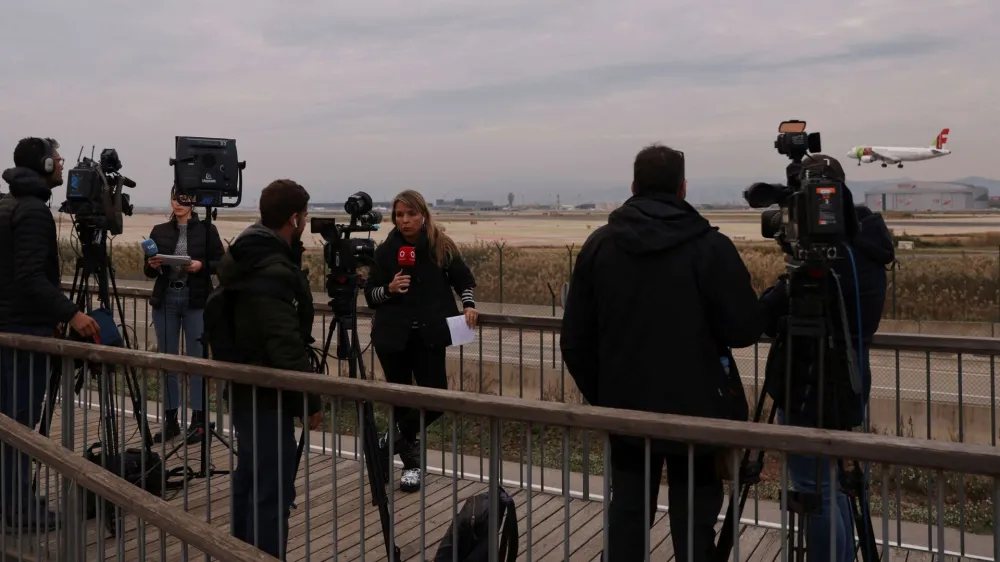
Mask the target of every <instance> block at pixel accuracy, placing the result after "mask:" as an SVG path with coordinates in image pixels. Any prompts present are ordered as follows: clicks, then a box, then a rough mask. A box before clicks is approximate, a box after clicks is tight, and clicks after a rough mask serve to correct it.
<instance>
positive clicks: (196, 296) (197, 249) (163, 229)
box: [143, 213, 226, 309]
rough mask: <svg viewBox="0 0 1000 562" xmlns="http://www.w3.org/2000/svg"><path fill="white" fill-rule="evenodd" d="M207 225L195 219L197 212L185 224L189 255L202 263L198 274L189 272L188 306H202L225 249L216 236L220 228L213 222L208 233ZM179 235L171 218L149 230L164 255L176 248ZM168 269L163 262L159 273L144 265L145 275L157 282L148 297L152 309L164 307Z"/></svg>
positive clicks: (168, 276)
mask: <svg viewBox="0 0 1000 562" xmlns="http://www.w3.org/2000/svg"><path fill="white" fill-rule="evenodd" d="M206 226H207V223H205V222H202V221H200V220H198V215H197V213H191V218H190V219H189V220H188V226H187V248H188V256H190V257H191V259H192V260H198V261H200V262H202V264H204V266H203V267H202V268H201V271H199V272H198V273H188V277H187V284H188V287H189V289H190V293H189V297H188V298H189V301H188V306H189V307H191V308H204V307H205V299H207V298H208V294H209V293H211V292H212V275H213V274H215V273H217V272H218V269H219V262H220V261H221V260H222V256H223V254H225V252H226V251H225V249H223V247H222V238H221V237H220V236H219V230H218V229H217V228H215V225H214V224H213V225H212V232H211V233H208V231H207V229H206V228H205V227H206ZM206 234H208V236H209V240H208V242H209V247H208V250H209V256H208V259H205V235H206ZM178 236H179V230H178V228H177V220H176V219H171V220H170V221H168V222H165V223H163V224H158V225H156V226H154V227H153V230H152V232H150V233H149V237H150V239H152V240H153V242H156V248H157V250H159V253H161V254H164V255H171V254H173V253H174V250H175V249H176V248H177V238H178ZM170 268H171V266H169V265H164V266H163V267H162V270H163V271H162V272H161V271H159V270H156V269H153V268H152V267H149V264H146V266H145V267H144V268H143V271H144V272H145V273H146V277H149V278H150V279H156V282H155V283H154V284H153V295H152V297H150V299H149V305H150V306H152V307H153V308H157V309H158V308H160V307H161V306H163V294H164V293H165V292H166V290H167V283H168V282H169V280H170Z"/></svg>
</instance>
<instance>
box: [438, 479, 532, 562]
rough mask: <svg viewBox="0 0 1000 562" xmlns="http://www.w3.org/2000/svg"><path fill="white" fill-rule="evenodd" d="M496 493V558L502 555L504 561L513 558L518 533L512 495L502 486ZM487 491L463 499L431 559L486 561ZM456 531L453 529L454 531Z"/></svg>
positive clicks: (445, 561) (488, 538)
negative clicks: (498, 506)
mask: <svg viewBox="0 0 1000 562" xmlns="http://www.w3.org/2000/svg"><path fill="white" fill-rule="evenodd" d="M497 492H499V494H500V497H499V498H498V499H499V504H500V510H499V516H500V521H498V522H497V532H498V533H500V537H499V539H500V540H499V541H498V544H499V545H500V552H499V555H500V556H499V559H500V560H503V559H504V558H505V557H506V560H507V562H513V560H514V559H515V558H517V549H518V537H519V536H520V534H519V533H518V530H517V512H516V511H515V510H514V499H513V498H511V497H510V495H508V494H507V492H506V490H504V489H503V488H501V487H499V486H498V487H497ZM489 521H490V493H489V492H482V493H479V494H476V495H475V496H472V497H471V498H469V499H467V500H465V503H463V504H462V509H461V511H459V512H458V518H457V519H455V520H454V521H452V522H451V525H450V526H449V527H448V532H446V533H445V535H444V539H443V540H442V541H441V545H440V546H438V549H437V552H436V553H435V554H434V562H452V560H456V558H455V554H454V553H455V552H456V551H457V552H458V557H457V560H458V562H487V561H488V560H489V559H490V552H489V548H490V536H489V532H490V528H489ZM456 531H457V532H456Z"/></svg>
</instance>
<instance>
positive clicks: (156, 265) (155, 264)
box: [146, 256, 163, 269]
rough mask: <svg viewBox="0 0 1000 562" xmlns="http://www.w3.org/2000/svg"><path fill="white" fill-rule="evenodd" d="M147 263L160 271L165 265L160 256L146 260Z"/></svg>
mask: <svg viewBox="0 0 1000 562" xmlns="http://www.w3.org/2000/svg"><path fill="white" fill-rule="evenodd" d="M146 263H148V264H149V267H152V268H153V269H160V267H161V266H162V265H163V258H161V257H160V256H153V257H151V258H149V259H148V260H146Z"/></svg>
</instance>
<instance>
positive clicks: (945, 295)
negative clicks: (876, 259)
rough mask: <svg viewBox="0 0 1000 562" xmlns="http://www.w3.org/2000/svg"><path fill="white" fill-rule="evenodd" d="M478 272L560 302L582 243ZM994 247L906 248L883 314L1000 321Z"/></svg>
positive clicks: (500, 261) (507, 292)
mask: <svg viewBox="0 0 1000 562" xmlns="http://www.w3.org/2000/svg"><path fill="white" fill-rule="evenodd" d="M460 246H461V250H462V254H463V256H464V257H465V259H466V261H467V262H468V263H469V265H470V267H471V268H472V270H473V272H474V273H475V275H476V281H477V284H478V286H477V288H476V299H477V300H479V301H481V302H503V303H507V304H526V305H529V304H530V305H544V306H549V305H552V304H553V302H555V304H557V305H561V303H560V302H559V300H560V294H561V290H562V286H563V284H564V283H566V282H567V281H568V280H569V275H570V272H571V268H572V264H573V263H574V260H575V259H576V255H577V253H578V252H579V246H569V247H548V248H534V247H518V246H505V245H502V244H496V243H491V242H479V243H475V244H462V245H460ZM76 253H77V249H76V246H75V245H74V244H72V243H71V242H69V241H63V243H62V247H61V255H62V260H63V274H64V275H72V273H73V268H74V265H75V257H76ZM740 253H741V255H742V257H743V261H744V262H745V263H746V265H747V268H748V269H749V270H750V274H751V276H752V278H753V284H754V288H755V289H756V290H757V291H758V293H759V292H760V291H762V290H763V289H764V288H766V287H767V286H769V285H770V284H771V283H773V282H774V280H775V279H777V277H778V275H779V274H780V273H781V272H782V271H783V268H784V265H783V254H781V253H780V252H779V251H778V249H777V248H776V247H775V246H772V245H759V244H747V245H741V250H740ZM305 259H306V266H307V267H308V268H309V271H310V278H311V281H312V286H313V289H314V290H315V291H322V290H324V289H323V279H324V277H323V276H324V268H325V264H324V263H323V259H322V255H321V253H320V251H319V250H310V251H308V252H307V254H306V258H305ZM112 260H113V263H114V265H115V268H116V270H117V275H118V276H119V277H120V278H133V279H134V278H141V277H142V276H143V274H142V263H143V261H142V260H143V255H142V252H141V249H140V247H139V245H138V244H137V243H122V242H119V243H117V244H115V245H114V246H113V248H112ZM998 272H1000V262H998V258H997V254H996V252H991V253H987V252H972V251H970V252H968V253H965V254H962V253H956V252H954V251H953V252H950V253H948V254H944V255H934V254H902V255H901V257H900V262H899V266H898V269H897V270H896V271H891V272H889V273H888V279H889V297H888V298H887V301H886V316H888V317H895V318H899V319H910V320H949V321H998V304H997V298H998V289H1000V285H998Z"/></svg>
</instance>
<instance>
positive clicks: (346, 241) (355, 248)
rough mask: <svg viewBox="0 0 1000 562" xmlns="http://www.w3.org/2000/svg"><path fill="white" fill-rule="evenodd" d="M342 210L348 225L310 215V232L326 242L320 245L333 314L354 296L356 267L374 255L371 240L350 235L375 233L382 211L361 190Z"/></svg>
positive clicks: (349, 198) (356, 280)
mask: <svg viewBox="0 0 1000 562" xmlns="http://www.w3.org/2000/svg"><path fill="white" fill-rule="evenodd" d="M344 211H346V212H347V214H348V215H349V216H350V222H349V223H348V224H338V223H337V219H335V218H332V217H313V219H312V221H311V222H310V225H309V227H310V230H311V231H312V232H313V233H315V234H319V235H320V236H322V237H323V240H325V241H326V244H325V245H324V247H323V259H324V261H325V262H326V265H327V268H328V269H329V273H328V274H327V276H326V292H327V295H328V296H329V297H330V298H331V299H333V300H334V314H336V313H337V307H338V306H344V305H347V304H349V299H351V298H354V295H355V290H356V289H357V288H358V275H357V270H358V266H359V265H364V263H363V262H365V261H370V260H372V259H374V257H375V241H374V240H372V239H371V238H351V234H352V233H363V232H368V233H370V232H375V231H377V230H378V229H379V223H380V222H382V213H380V212H379V211H376V210H373V209H372V198H371V196H370V195H368V194H367V193H365V192H364V191H359V192H357V193H355V194H354V195H351V196H350V197H348V198H347V201H346V202H345V203H344ZM345 314H346V310H345Z"/></svg>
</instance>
